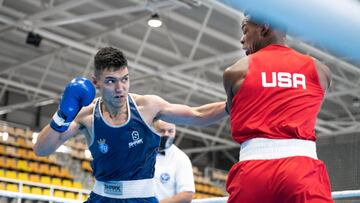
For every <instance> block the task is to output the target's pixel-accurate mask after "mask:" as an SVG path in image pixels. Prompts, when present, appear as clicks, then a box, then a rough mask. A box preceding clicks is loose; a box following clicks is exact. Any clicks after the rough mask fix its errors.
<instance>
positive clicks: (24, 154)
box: [16, 148, 29, 159]
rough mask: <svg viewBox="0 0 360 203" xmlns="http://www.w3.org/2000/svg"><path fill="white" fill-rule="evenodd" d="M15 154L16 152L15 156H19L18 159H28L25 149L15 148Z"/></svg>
mask: <svg viewBox="0 0 360 203" xmlns="http://www.w3.org/2000/svg"><path fill="white" fill-rule="evenodd" d="M16 152H17V154H18V155H19V157H20V158H23V159H29V158H28V155H27V153H26V149H22V148H17V150H16Z"/></svg>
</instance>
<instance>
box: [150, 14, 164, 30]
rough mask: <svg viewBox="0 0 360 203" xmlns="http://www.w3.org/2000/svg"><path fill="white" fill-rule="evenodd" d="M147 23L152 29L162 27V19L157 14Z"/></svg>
mask: <svg viewBox="0 0 360 203" xmlns="http://www.w3.org/2000/svg"><path fill="white" fill-rule="evenodd" d="M147 23H148V25H149V26H150V27H160V26H161V25H162V22H161V20H160V17H159V15H158V14H157V13H155V14H153V15H151V18H150V19H149V20H148V22H147Z"/></svg>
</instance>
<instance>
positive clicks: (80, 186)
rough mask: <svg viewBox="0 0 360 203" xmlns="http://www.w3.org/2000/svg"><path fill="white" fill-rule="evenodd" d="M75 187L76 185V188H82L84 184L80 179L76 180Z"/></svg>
mask: <svg viewBox="0 0 360 203" xmlns="http://www.w3.org/2000/svg"><path fill="white" fill-rule="evenodd" d="M73 187H74V188H79V189H82V184H81V183H80V182H78V181H75V182H74V183H73Z"/></svg>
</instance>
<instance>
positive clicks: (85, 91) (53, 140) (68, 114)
mask: <svg viewBox="0 0 360 203" xmlns="http://www.w3.org/2000/svg"><path fill="white" fill-rule="evenodd" d="M94 97H95V87H94V86H93V85H92V83H91V82H90V81H89V80H87V79H85V78H75V79H73V80H72V81H71V82H70V83H69V84H68V85H67V86H66V87H65V90H64V93H63V96H62V99H61V101H60V104H59V110H58V111H57V112H56V113H55V115H54V117H53V119H52V120H51V122H50V124H49V125H47V126H46V127H45V128H44V129H42V130H41V132H40V133H39V136H38V139H37V141H36V143H35V145H34V151H35V154H36V155H38V156H47V155H49V154H51V153H53V152H54V151H55V150H56V149H57V148H58V147H59V146H60V145H61V144H63V143H64V142H65V141H66V140H68V139H69V138H71V137H73V136H75V135H76V134H77V131H78V130H79V128H80V127H81V126H80V122H79V121H80V120H81V119H83V117H84V116H85V113H84V112H85V110H84V111H82V112H81V113H79V111H80V109H81V108H82V107H83V106H87V105H89V104H90V103H91V102H92V101H93V99H94ZM78 113H79V115H78ZM75 117H76V118H75ZM74 119H75V121H74V122H73V120H74Z"/></svg>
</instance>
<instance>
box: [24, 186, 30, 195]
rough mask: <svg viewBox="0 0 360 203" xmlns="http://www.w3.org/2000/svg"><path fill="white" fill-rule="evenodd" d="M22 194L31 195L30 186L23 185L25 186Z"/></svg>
mask: <svg viewBox="0 0 360 203" xmlns="http://www.w3.org/2000/svg"><path fill="white" fill-rule="evenodd" d="M22 192H23V193H31V190H30V186H28V185H23V186H22Z"/></svg>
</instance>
